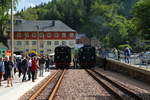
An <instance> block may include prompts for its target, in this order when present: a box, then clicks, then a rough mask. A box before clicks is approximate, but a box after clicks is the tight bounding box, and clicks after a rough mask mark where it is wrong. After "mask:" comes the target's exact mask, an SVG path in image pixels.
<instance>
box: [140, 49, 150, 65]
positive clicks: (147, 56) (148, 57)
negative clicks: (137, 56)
mask: <svg viewBox="0 0 150 100" xmlns="http://www.w3.org/2000/svg"><path fill="white" fill-rule="evenodd" d="M141 62H142V64H150V51H146V52H144V53H142V54H141Z"/></svg>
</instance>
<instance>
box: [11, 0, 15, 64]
mask: <svg viewBox="0 0 150 100" xmlns="http://www.w3.org/2000/svg"><path fill="white" fill-rule="evenodd" d="M13 5H14V1H13V0H12V1H11V55H12V58H11V60H12V62H13V59H14V21H13V20H14V16H13V8H14V6H13Z"/></svg>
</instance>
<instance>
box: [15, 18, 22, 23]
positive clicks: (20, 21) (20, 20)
mask: <svg viewBox="0 0 150 100" xmlns="http://www.w3.org/2000/svg"><path fill="white" fill-rule="evenodd" d="M21 23H23V19H16V20H15V24H21Z"/></svg>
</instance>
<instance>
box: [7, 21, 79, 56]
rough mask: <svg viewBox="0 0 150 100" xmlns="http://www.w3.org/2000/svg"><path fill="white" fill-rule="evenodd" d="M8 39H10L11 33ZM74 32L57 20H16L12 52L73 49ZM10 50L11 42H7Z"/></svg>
mask: <svg viewBox="0 0 150 100" xmlns="http://www.w3.org/2000/svg"><path fill="white" fill-rule="evenodd" d="M9 33H10V37H11V32H9ZM76 33H77V32H76V31H75V30H73V29H71V28H70V27H68V26H67V25H65V24H64V23H63V22H61V21H59V20H33V21H28V20H16V22H15V26H14V51H22V52H25V53H27V52H30V51H36V52H39V53H44V54H49V53H53V52H54V49H55V47H56V46H59V45H62V44H63V45H68V46H69V47H71V48H74V47H75V37H76ZM9 47H10V48H11V40H9Z"/></svg>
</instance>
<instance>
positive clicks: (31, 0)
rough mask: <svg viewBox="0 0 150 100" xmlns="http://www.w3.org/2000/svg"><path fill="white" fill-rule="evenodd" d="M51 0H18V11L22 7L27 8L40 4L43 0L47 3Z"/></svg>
mask: <svg viewBox="0 0 150 100" xmlns="http://www.w3.org/2000/svg"><path fill="white" fill-rule="evenodd" d="M49 1H51V0H18V4H17V9H16V10H17V11H20V10H21V9H24V8H25V9H26V8H29V7H35V5H39V4H41V3H42V2H43V3H47V2H49Z"/></svg>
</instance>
